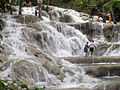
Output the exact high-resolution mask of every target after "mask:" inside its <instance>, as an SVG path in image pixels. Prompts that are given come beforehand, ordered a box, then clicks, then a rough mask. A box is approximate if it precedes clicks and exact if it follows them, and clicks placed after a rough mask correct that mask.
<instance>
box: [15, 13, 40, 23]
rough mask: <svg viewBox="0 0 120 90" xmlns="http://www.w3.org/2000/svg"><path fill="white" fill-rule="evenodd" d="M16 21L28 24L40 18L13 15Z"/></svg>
mask: <svg viewBox="0 0 120 90" xmlns="http://www.w3.org/2000/svg"><path fill="white" fill-rule="evenodd" d="M14 18H16V21H17V22H19V23H22V24H30V23H35V22H37V21H39V20H40V19H39V18H38V17H36V16H32V15H27V16H14Z"/></svg>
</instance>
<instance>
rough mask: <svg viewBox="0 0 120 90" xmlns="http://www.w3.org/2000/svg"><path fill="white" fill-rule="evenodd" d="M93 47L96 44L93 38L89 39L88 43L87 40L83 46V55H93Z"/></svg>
mask: <svg viewBox="0 0 120 90" xmlns="http://www.w3.org/2000/svg"><path fill="white" fill-rule="evenodd" d="M95 48H96V46H95V44H94V41H93V40H92V41H90V43H89V42H87V43H86V44H85V47H84V52H85V56H89V55H91V56H93V54H94V51H95Z"/></svg>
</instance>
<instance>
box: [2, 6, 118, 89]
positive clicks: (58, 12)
mask: <svg viewBox="0 0 120 90" xmlns="http://www.w3.org/2000/svg"><path fill="white" fill-rule="evenodd" d="M50 8H51V9H52V11H50V12H49V13H47V12H45V11H44V12H42V18H43V20H39V19H38V18H37V17H35V16H32V17H33V18H31V16H29V15H34V9H35V7H32V8H29V7H25V8H23V20H24V21H23V24H22V23H20V22H18V18H15V17H14V16H9V15H7V16H6V18H4V19H3V20H4V22H5V23H6V26H5V28H4V29H3V31H2V33H1V34H2V35H3V40H2V41H1V42H2V46H4V47H5V50H6V52H7V53H6V56H7V57H8V61H6V62H5V63H8V66H6V65H3V66H5V69H4V70H3V71H0V72H1V73H0V78H2V79H10V80H11V79H13V80H17V79H18V80H23V81H24V82H27V84H29V85H30V86H32V85H34V84H36V85H39V84H40V85H42V84H44V85H47V86H56V87H60V88H61V87H63V88H66V87H70V86H71V87H77V86H78V87H90V88H93V87H94V86H96V84H97V82H99V81H100V80H98V79H95V78H92V77H90V76H88V75H86V74H85V71H84V69H83V67H82V66H80V65H75V64H72V63H70V62H67V61H65V60H61V59H59V57H75V56H82V57H83V56H84V52H83V48H84V45H85V43H86V42H88V41H89V40H88V34H89V32H90V31H89V30H91V29H92V30H94V31H95V33H94V35H95V36H94V37H93V38H92V39H94V40H95V43H97V44H98V45H99V44H101V43H102V44H104V43H105V44H106V43H107V44H110V43H108V42H107V41H105V37H104V35H103V33H104V32H103V30H102V29H103V28H104V24H103V23H90V22H89V18H88V17H89V15H87V14H84V13H79V12H76V11H74V10H71V9H62V8H58V7H52V6H51V7H50ZM50 13H51V14H50ZM50 15H51V16H50ZM26 16H27V17H30V21H31V22H29V20H28V22H29V23H26V20H27V18H26ZM52 16H53V17H52ZM21 18H22V17H21ZM35 18H37V19H38V20H36V21H34V22H32V20H34V19H35ZM76 26H79V27H78V28H76ZM84 30H88V32H85V31H84ZM83 33H84V34H83ZM96 33H97V36H96ZM100 40H103V41H101V42H100ZM110 45H111V46H110V47H108V48H107V50H105V52H104V54H103V55H106V56H107V55H110V54H112V55H113V54H114V52H115V51H117V52H119V51H118V50H117V49H118V48H117V49H115V51H114V50H113V49H114V48H113V46H114V45H115V44H113V43H112V44H110ZM111 51H114V52H111ZM117 55H118V54H117Z"/></svg>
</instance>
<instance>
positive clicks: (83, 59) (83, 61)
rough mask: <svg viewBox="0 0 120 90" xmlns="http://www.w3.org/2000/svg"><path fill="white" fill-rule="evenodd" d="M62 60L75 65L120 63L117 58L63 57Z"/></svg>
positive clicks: (119, 58)
mask: <svg viewBox="0 0 120 90" xmlns="http://www.w3.org/2000/svg"><path fill="white" fill-rule="evenodd" d="M60 59H64V60H67V61H69V62H71V63H74V64H87V63H120V57H115V56H111V57H110V56H93V57H90V56H89V57H61V58H60Z"/></svg>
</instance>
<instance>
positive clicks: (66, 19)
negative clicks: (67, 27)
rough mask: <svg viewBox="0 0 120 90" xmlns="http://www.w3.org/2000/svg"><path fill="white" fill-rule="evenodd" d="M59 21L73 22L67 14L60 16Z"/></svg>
mask: <svg viewBox="0 0 120 90" xmlns="http://www.w3.org/2000/svg"><path fill="white" fill-rule="evenodd" d="M60 21H61V22H66V23H69V22H73V20H72V17H71V16H69V15H64V16H63V17H60Z"/></svg>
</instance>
